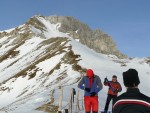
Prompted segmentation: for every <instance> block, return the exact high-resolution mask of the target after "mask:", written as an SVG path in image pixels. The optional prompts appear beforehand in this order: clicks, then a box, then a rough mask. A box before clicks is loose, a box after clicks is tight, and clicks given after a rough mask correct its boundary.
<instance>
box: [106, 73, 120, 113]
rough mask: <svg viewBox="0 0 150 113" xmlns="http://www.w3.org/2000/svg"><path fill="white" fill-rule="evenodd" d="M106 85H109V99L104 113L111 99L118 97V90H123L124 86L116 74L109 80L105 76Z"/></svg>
mask: <svg viewBox="0 0 150 113" xmlns="http://www.w3.org/2000/svg"><path fill="white" fill-rule="evenodd" d="M108 82H109V83H110V85H111V87H110V86H109V84H108ZM104 85H105V86H109V89H108V95H107V100H106V104H105V108H104V113H107V111H108V107H109V103H110V101H111V100H112V101H113V100H114V99H115V98H116V97H117V95H118V92H121V91H122V87H121V85H120V83H119V82H118V81H117V76H116V75H113V76H112V81H107V80H106V78H105V80H104Z"/></svg>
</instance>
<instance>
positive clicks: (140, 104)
mask: <svg viewBox="0 0 150 113" xmlns="http://www.w3.org/2000/svg"><path fill="white" fill-rule="evenodd" d="M123 81H124V85H125V87H126V88H127V91H126V92H125V93H123V94H122V95H120V96H119V97H117V98H116V99H115V100H114V103H113V113H150V97H148V96H146V95H144V94H142V93H141V92H140V91H139V89H138V85H139V84H140V80H139V77H138V72H137V71H136V70H135V69H129V70H128V71H126V72H123Z"/></svg>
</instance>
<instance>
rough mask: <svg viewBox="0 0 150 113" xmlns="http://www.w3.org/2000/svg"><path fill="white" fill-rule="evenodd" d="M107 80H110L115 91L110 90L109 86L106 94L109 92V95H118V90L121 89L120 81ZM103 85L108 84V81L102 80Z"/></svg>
mask: <svg viewBox="0 0 150 113" xmlns="http://www.w3.org/2000/svg"><path fill="white" fill-rule="evenodd" d="M109 82H110V84H111V86H112V87H113V89H114V90H115V92H114V91H112V89H111V88H109V89H108V94H110V95H118V92H121V91H122V87H121V85H120V83H119V82H113V81H109ZM104 85H105V86H108V82H104Z"/></svg>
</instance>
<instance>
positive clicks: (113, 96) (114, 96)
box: [104, 94, 117, 113]
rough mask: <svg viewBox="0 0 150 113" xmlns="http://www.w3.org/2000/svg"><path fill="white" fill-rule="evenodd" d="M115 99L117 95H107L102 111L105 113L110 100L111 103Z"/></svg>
mask: <svg viewBox="0 0 150 113" xmlns="http://www.w3.org/2000/svg"><path fill="white" fill-rule="evenodd" d="M116 97H117V95H111V94H108V96H107V100H106V104H105V109H104V111H105V113H107V111H108V107H109V103H110V101H111V100H112V102H113V101H114V99H115V98H116Z"/></svg>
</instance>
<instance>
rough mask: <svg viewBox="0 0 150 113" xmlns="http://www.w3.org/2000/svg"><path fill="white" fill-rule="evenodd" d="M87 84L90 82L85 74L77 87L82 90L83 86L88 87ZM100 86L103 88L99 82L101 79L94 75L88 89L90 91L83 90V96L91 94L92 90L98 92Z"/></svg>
mask: <svg viewBox="0 0 150 113" xmlns="http://www.w3.org/2000/svg"><path fill="white" fill-rule="evenodd" d="M89 84H90V83H89V78H88V77H87V76H84V77H83V78H82V79H81V80H80V82H79V84H78V88H80V89H82V90H84V89H85V88H89V86H90V85H89ZM102 88H103V85H102V83H101V79H100V78H99V76H97V75H94V77H93V83H92V87H91V90H90V92H87V91H84V96H91V94H90V93H92V92H96V93H98V92H99V91H100V90H101V89H102Z"/></svg>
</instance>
